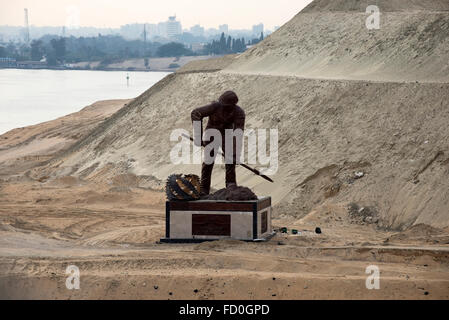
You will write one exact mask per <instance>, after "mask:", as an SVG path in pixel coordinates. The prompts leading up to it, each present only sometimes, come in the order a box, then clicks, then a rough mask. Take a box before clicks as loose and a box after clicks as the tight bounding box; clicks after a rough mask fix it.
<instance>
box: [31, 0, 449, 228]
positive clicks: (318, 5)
mask: <svg viewBox="0 0 449 320" xmlns="http://www.w3.org/2000/svg"><path fill="white" fill-rule="evenodd" d="M337 3H339V4H340V5H343V4H345V5H344V6H343V7H338V6H337ZM351 3H352V4H351ZM356 3H358V2H355V1H352V2H351V1H316V2H314V3H313V4H312V5H311V6H309V7H308V8H306V9H305V10H304V12H301V13H299V14H298V15H297V16H296V17H295V18H293V19H292V20H291V21H290V22H289V23H287V24H286V25H285V26H283V27H282V28H281V29H280V30H279V31H277V32H276V33H274V34H273V35H272V36H270V37H268V38H267V39H266V40H265V41H263V42H262V43H260V44H259V45H257V46H255V47H254V48H252V49H250V50H248V51H247V52H246V53H244V54H242V55H241V56H239V57H237V58H235V57H230V58H220V59H219V60H211V61H209V62H207V61H202V62H201V66H199V67H198V68H199V69H198V70H195V67H194V66H190V67H186V68H185V69H184V70H183V71H182V72H180V73H175V74H171V75H169V76H167V77H166V78H165V79H163V80H162V81H160V82H159V83H158V84H156V85H155V86H153V87H152V88H151V89H149V90H148V91H147V92H145V93H144V94H142V95H141V96H140V97H138V98H137V99H135V100H134V101H133V102H132V103H130V104H128V105H127V106H126V107H124V108H122V109H121V110H120V111H119V112H117V113H116V114H114V115H113V116H112V117H111V118H109V119H108V120H107V121H105V122H104V123H102V124H101V125H100V126H98V127H97V128H96V129H95V130H94V131H93V132H92V133H91V134H90V135H89V136H88V137H86V138H85V139H83V140H81V141H80V142H79V143H77V144H76V145H75V146H73V147H72V148H71V149H70V150H68V151H67V152H66V153H65V154H64V155H62V156H61V157H60V158H58V159H56V160H54V161H52V162H50V163H49V164H48V165H47V166H46V167H43V168H40V169H39V170H35V171H34V172H32V173H31V175H32V176H34V177H41V176H51V177H54V176H60V175H62V176H68V175H70V176H78V177H81V178H83V179H90V180H95V179H96V177H106V176H107V177H113V176H115V175H123V174H127V173H131V174H134V175H136V176H137V177H139V179H141V178H140V177H151V179H150V180H148V181H149V182H148V183H152V182H154V184H155V185H157V184H158V180H159V182H160V181H163V180H164V179H165V178H166V177H167V176H168V175H170V174H173V173H182V172H192V173H195V174H200V172H199V171H200V166H199V165H173V164H172V163H171V161H170V158H169V154H170V150H171V148H172V147H173V146H174V143H170V142H169V138H170V133H171V130H172V129H180V128H182V129H187V130H189V131H190V130H191V120H190V112H191V110H193V109H194V108H196V107H198V106H201V105H205V104H207V103H209V102H210V101H212V100H214V99H216V98H217V97H218V96H219V95H220V94H221V93H222V92H223V91H225V90H229V89H232V90H234V91H236V92H237V94H238V95H239V97H240V103H239V104H240V105H241V106H242V107H243V108H244V109H245V112H246V115H247V128H277V129H278V130H279V171H278V172H277V174H276V175H275V176H273V177H272V178H273V180H274V181H275V183H274V184H270V183H268V182H266V181H265V180H263V179H261V178H260V177H257V176H254V175H253V174H251V173H249V172H247V171H246V170H244V169H242V168H238V170H237V173H238V183H239V184H241V185H246V186H248V187H249V188H251V189H252V190H254V192H255V193H256V194H258V195H259V196H265V195H271V196H272V197H273V201H274V204H275V209H276V210H275V215H279V216H292V217H295V218H301V217H304V216H306V215H307V214H308V213H310V212H312V211H313V210H314V209H316V208H318V207H319V206H321V205H323V204H332V203H334V204H336V205H339V206H341V207H348V206H349V204H352V207H358V208H369V209H370V212H375V213H376V215H375V218H376V219H375V221H376V224H377V225H378V226H379V227H381V228H394V229H406V228H408V227H410V226H412V225H414V224H419V223H423V224H428V225H431V226H434V227H438V228H445V227H448V226H449V216H448V213H447V208H448V207H449V202H448V201H449V191H448V190H449V179H448V178H449V126H448V125H447V124H448V123H449V103H448V101H449V78H448V77H449V76H448V75H449V72H448V66H449V41H448V37H449V11H445V10H447V7H446V2H445V1H436V0H433V1H426V2H425V3H426V4H422V5H420V4H419V3H420V2H417V1H391V2H390V1H378V2H377V3H378V5H379V6H380V8H381V11H382V10H383V9H382V8H383V6H386V7H385V8H387V9H386V10H384V12H385V13H383V14H382V19H383V20H382V21H383V22H382V24H381V29H380V30H376V31H368V30H367V29H366V28H365V24H364V20H365V19H366V14H365V13H364V11H362V12H359V11H358V9H357V7H356V6H355V4H356ZM360 3H362V2H360ZM363 3H364V2H363ZM388 3H390V5H388V6H387V4H388ZM346 4H347V5H348V7H346ZM408 4H413V5H412V6H411V7H410V9H407V8H409V7H407V6H408ZM363 6H364V5H363ZM363 6H362V7H363ZM432 8H433V9H432ZM345 10H346V11H345ZM337 11H338V12H337ZM217 61H219V69H223V70H221V71H218V72H214V70H215V69H217V67H215V66H216V65H217ZM208 63H210V65H209V66H208V65H207V64H208ZM303 77H308V78H303ZM330 78H332V79H330ZM372 80H377V81H372ZM423 81H426V82H425V83H423ZM223 180H224V172H223V168H222V167H221V166H219V165H217V166H216V168H215V170H214V176H213V187H214V188H215V189H220V188H223V184H224V182H223ZM362 213H363V212H362ZM347 214H348V215H351V214H352V213H351V212H350V210H349V209H348V213H347ZM362 218H363V217H362Z"/></svg>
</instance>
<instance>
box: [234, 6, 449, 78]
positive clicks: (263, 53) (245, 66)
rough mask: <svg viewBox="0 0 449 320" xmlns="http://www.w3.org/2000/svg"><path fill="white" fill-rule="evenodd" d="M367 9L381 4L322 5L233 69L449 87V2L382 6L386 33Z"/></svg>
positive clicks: (253, 50) (245, 56)
mask: <svg viewBox="0 0 449 320" xmlns="http://www.w3.org/2000/svg"><path fill="white" fill-rule="evenodd" d="M367 3H369V4H373V3H371V2H369V1H346V0H345V1H314V2H313V3H312V4H311V5H310V6H309V7H308V8H306V9H305V10H304V11H302V12H301V13H299V14H298V15H296V17H294V18H293V19H292V20H291V21H289V22H288V23H287V24H285V25H284V26H283V27H282V28H280V29H279V30H278V31H277V32H275V33H274V34H272V35H270V36H269V37H268V38H267V39H266V40H265V41H264V42H263V43H262V44H260V45H258V46H255V47H254V48H251V49H250V50H248V51H247V52H245V53H244V54H243V55H241V56H240V57H239V58H238V59H236V62H234V63H233V64H232V65H231V66H230V67H229V68H228V69H229V70H232V71H235V72H239V73H242V72H244V73H258V74H276V75H296V76H301V77H306V78H327V79H356V80H375V81H413V82H414V81H426V82H446V83H447V82H448V81H449V62H448V61H449V59H447V57H448V56H449V4H448V2H447V1H439V0H431V1H387V0H385V1H376V3H374V4H377V5H378V6H379V8H380V12H381V25H380V29H379V30H368V29H367V28H366V26H365V21H366V19H367V17H368V14H366V13H365V9H366V6H367ZM365 4H366V5H365ZM348 8H352V9H351V10H347V9H348ZM358 8H360V9H358Z"/></svg>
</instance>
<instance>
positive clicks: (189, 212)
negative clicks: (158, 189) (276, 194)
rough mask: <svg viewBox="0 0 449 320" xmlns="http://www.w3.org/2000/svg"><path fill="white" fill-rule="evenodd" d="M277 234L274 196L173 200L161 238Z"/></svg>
mask: <svg viewBox="0 0 449 320" xmlns="http://www.w3.org/2000/svg"><path fill="white" fill-rule="evenodd" d="M272 235H273V229H272V226H271V197H265V198H260V199H259V200H255V201H220V200H219V201H215V200H214V201H211V200H205V201H169V202H167V203H166V235H165V238H164V239H161V242H168V243H170V242H175V243H183V242H187V243H188V242H203V241H214V240H220V239H234V240H243V241H265V240H267V239H269V238H270V237H271V236H272Z"/></svg>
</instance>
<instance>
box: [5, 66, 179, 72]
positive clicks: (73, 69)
mask: <svg viewBox="0 0 449 320" xmlns="http://www.w3.org/2000/svg"><path fill="white" fill-rule="evenodd" d="M7 69H13V70H52V71H124V72H176V71H177V70H178V69H179V68H176V69H150V70H144V69H134V70H128V69H121V68H104V69H84V68H51V67H45V68H19V67H0V70H7Z"/></svg>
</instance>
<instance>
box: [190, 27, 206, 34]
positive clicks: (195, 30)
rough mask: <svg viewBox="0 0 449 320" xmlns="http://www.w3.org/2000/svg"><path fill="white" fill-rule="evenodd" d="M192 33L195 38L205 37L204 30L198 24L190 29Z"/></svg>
mask: <svg viewBox="0 0 449 320" xmlns="http://www.w3.org/2000/svg"><path fill="white" fill-rule="evenodd" d="M190 33H191V34H193V35H194V36H195V37H204V28H203V27H202V26H200V25H199V24H197V25H195V26H193V27H191V28H190Z"/></svg>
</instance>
